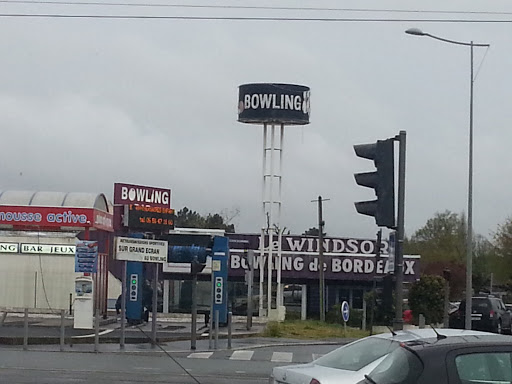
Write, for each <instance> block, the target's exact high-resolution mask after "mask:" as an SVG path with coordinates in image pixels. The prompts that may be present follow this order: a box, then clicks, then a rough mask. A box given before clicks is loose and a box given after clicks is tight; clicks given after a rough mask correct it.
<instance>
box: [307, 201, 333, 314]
mask: <svg viewBox="0 0 512 384" xmlns="http://www.w3.org/2000/svg"><path fill="white" fill-rule="evenodd" d="M328 200H330V199H323V200H322V196H318V200H311V202H318V264H319V267H318V268H319V272H320V274H319V280H320V282H319V292H320V295H319V298H320V321H325V296H324V295H325V277H324V225H325V222H324V220H323V214H322V202H323V201H328Z"/></svg>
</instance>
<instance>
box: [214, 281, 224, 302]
mask: <svg viewBox="0 0 512 384" xmlns="http://www.w3.org/2000/svg"><path fill="white" fill-rule="evenodd" d="M223 291H224V279H223V278H222V277H216V278H215V304H222V296H223Z"/></svg>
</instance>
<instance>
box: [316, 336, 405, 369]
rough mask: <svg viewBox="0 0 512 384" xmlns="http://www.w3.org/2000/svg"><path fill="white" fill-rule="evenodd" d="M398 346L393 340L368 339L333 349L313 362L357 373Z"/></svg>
mask: <svg viewBox="0 0 512 384" xmlns="http://www.w3.org/2000/svg"><path fill="white" fill-rule="evenodd" d="M398 346H399V343H398V342H397V341H394V340H389V339H381V338H378V337H370V338H367V339H362V340H361V341H357V342H355V343H352V344H348V345H347V346H344V347H341V348H338V349H335V350H334V351H332V352H330V353H328V354H326V355H324V356H322V357H320V358H319V359H317V360H315V364H317V365H321V366H323V367H329V368H336V369H346V370H348V371H358V370H360V369H361V368H363V367H365V366H367V365H368V364H370V363H372V362H374V361H375V360H377V359H379V358H381V357H382V356H384V355H386V354H388V353H390V352H392V351H394V350H395V349H396V348H398Z"/></svg>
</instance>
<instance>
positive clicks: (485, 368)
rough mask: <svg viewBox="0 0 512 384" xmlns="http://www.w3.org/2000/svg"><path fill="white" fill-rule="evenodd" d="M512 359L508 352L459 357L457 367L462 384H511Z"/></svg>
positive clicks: (472, 354)
mask: <svg viewBox="0 0 512 384" xmlns="http://www.w3.org/2000/svg"><path fill="white" fill-rule="evenodd" d="M511 358H512V354H511V353H508V352H488V353H471V354H466V355H459V356H457V357H456V358H455V366H456V368H457V374H458V376H459V378H460V380H461V382H462V383H476V384H479V383H481V384H483V383H494V384H502V383H507V384H510V382H512V366H511V362H510V361H511Z"/></svg>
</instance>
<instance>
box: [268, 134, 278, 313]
mask: <svg viewBox="0 0 512 384" xmlns="http://www.w3.org/2000/svg"><path fill="white" fill-rule="evenodd" d="M275 136H276V126H275V125H274V124H272V125H271V127H270V169H269V171H270V172H269V174H270V177H269V179H270V180H269V181H270V184H269V191H268V194H269V196H268V197H269V199H268V202H269V204H268V215H269V232H268V259H267V265H268V270H267V272H268V277H267V279H268V280H267V316H268V315H269V314H270V310H271V309H272V269H273V268H272V266H273V264H274V247H273V240H274V239H273V231H274V188H273V187H274V181H275V173H274V158H275V156H274V152H275V149H276V147H275V144H276V143H275Z"/></svg>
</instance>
